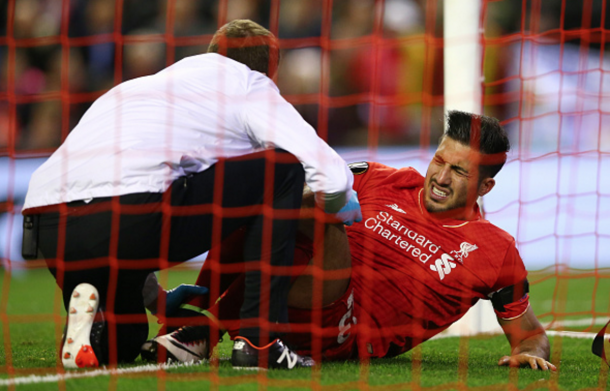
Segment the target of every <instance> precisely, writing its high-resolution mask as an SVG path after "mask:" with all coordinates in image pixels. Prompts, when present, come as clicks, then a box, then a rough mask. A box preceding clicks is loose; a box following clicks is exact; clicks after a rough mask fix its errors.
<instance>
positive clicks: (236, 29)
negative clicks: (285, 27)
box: [208, 19, 280, 77]
mask: <svg viewBox="0 0 610 391" xmlns="http://www.w3.org/2000/svg"><path fill="white" fill-rule="evenodd" d="M208 53H218V54H222V55H223V56H226V57H229V58H231V59H233V60H235V61H238V62H240V63H242V64H245V65H247V66H248V67H249V68H250V69H252V70H253V71H259V72H262V73H264V74H266V75H267V76H269V77H273V75H275V72H276V71H277V67H278V65H279V62H280V52H279V42H278V40H277V38H276V37H275V35H273V33H272V32H271V31H269V30H267V29H266V28H264V27H263V26H261V25H259V24H258V23H255V22H253V21H251V20H248V19H236V20H233V21H231V22H229V23H227V24H225V25H224V26H222V27H221V28H220V29H219V30H218V31H217V32H216V34H214V37H213V38H212V42H210V46H209V47H208Z"/></svg>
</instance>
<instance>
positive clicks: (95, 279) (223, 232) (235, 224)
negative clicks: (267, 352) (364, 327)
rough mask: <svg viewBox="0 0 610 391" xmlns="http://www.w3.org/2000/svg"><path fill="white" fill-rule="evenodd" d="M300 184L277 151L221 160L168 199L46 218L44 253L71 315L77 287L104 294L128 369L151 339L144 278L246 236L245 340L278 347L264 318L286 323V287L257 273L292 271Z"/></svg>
mask: <svg viewBox="0 0 610 391" xmlns="http://www.w3.org/2000/svg"><path fill="white" fill-rule="evenodd" d="M303 183H304V171H303V168H302V166H301V164H300V163H299V162H298V160H297V159H296V158H295V157H294V156H292V155H290V154H288V153H286V152H284V151H281V150H275V151H273V150H269V151H264V152H260V153H255V154H250V155H245V156H242V157H238V158H231V159H224V160H221V161H219V162H218V163H217V164H215V165H214V166H212V167H210V168H209V169H207V170H206V171H203V172H201V173H197V174H194V175H189V176H186V177H181V178H178V179H177V180H175V181H174V182H173V183H172V185H171V187H170V188H169V189H168V190H167V191H166V192H165V193H163V194H161V193H138V194H129V195H123V196H120V197H113V198H99V199H94V200H93V201H91V202H89V203H85V202H82V201H77V202H71V203H68V204H65V205H59V206H57V207H56V208H55V209H56V210H55V211H48V210H47V211H45V212H42V213H40V217H39V236H38V242H39V249H40V252H41V253H42V255H43V256H44V258H45V259H46V260H47V264H48V265H49V269H50V270H51V272H52V273H53V275H54V276H55V277H56V279H57V282H58V284H59V285H60V287H61V288H62V289H63V298H64V305H65V306H66V307H67V306H68V303H69V300H70V295H71V292H72V290H73V289H74V288H75V287H76V286H77V285H78V284H80V283H83V282H86V283H90V284H92V285H94V286H95V287H96V288H97V289H98V291H99V293H100V305H101V307H102V308H103V310H104V311H105V313H106V320H107V322H108V328H107V329H108V335H107V338H108V352H109V362H110V363H114V362H116V361H118V362H129V361H133V360H134V359H135V358H136V357H137V356H138V354H139V349H140V346H141V345H142V343H143V342H145V340H146V338H147V336H148V324H147V320H146V316H145V309H144V305H143V300H142V287H143V284H144V281H145V279H146V276H147V275H148V273H150V272H151V271H155V270H159V269H163V268H166V267H168V266H171V265H173V264H176V263H180V262H184V261H186V260H188V259H191V258H193V257H195V256H197V255H200V254H202V253H204V252H205V251H208V250H209V249H210V248H211V247H212V246H213V245H216V244H219V243H220V241H221V240H222V239H223V238H225V237H227V236H228V235H229V234H230V233H232V232H234V231H235V230H237V229H239V228H241V227H244V226H245V227H246V230H247V234H246V243H245V250H244V260H245V262H246V264H245V267H246V270H247V272H246V290H245V294H244V304H243V306H242V307H241V311H240V319H241V321H242V325H241V328H240V335H242V336H244V337H247V338H249V339H250V340H252V341H253V342H254V343H258V342H259V336H261V338H262V339H263V341H261V342H264V340H267V339H268V338H274V337H275V334H274V333H273V332H271V333H269V334H265V336H264V337H263V336H262V335H261V334H260V333H261V321H264V320H265V319H264V318H267V319H266V320H268V321H269V322H270V324H274V323H276V322H279V323H285V322H286V321H287V319H286V317H287V316H286V313H287V311H286V299H287V295H288V289H289V283H290V278H289V277H288V276H286V275H281V273H273V272H272V273H271V275H270V276H269V275H268V274H265V273H261V270H263V271H264V270H267V271H270V268H269V267H268V266H269V265H271V266H290V265H291V264H292V258H293V252H294V242H295V234H296V229H297V224H298V212H299V209H300V204H301V198H302V191H303ZM258 261H261V262H258ZM267 281H268V286H267ZM265 313H267V314H268V315H267V316H264V315H265ZM259 315H260V317H261V318H259Z"/></svg>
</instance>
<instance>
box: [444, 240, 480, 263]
mask: <svg viewBox="0 0 610 391" xmlns="http://www.w3.org/2000/svg"><path fill="white" fill-rule="evenodd" d="M478 248H479V247H478V246H477V245H476V244H470V243H468V242H462V244H460V249H459V250H453V251H451V255H452V256H453V257H455V259H456V260H457V261H458V262H460V263H462V264H463V263H464V258H468V254H470V253H471V252H473V251H474V250H476V249H478Z"/></svg>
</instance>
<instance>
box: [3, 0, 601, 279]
mask: <svg viewBox="0 0 610 391" xmlns="http://www.w3.org/2000/svg"><path fill="white" fill-rule="evenodd" d="M482 4H483V7H482V13H483V26H484V30H483V34H482V37H481V39H482V44H483V58H484V61H483V65H482V67H483V73H484V81H483V83H482V89H483V91H484V98H483V102H482V106H483V112H484V114H487V115H492V116H495V117H497V118H499V119H500V120H501V121H502V123H503V124H504V125H505V126H506V129H507V131H508V132H509V136H510V139H511V142H512V144H513V148H514V149H513V152H512V153H511V155H510V156H509V162H508V164H507V166H506V168H505V170H504V171H503V172H502V173H501V174H500V176H499V177H498V182H499V183H500V184H501V186H499V190H495V191H494V192H492V193H495V195H494V194H491V195H490V197H489V198H486V200H485V208H486V211H487V216H488V218H489V219H490V220H491V221H492V222H494V223H496V224H498V225H500V226H501V227H502V228H504V229H506V230H507V231H509V232H510V233H511V234H512V235H513V236H515V237H516V238H517V240H518V243H519V245H520V251H521V252H522V255H523V258H524V260H525V261H526V264H527V265H528V268H541V267H546V266H549V265H567V266H569V267H578V268H598V267H601V266H606V267H608V266H610V179H608V178H610V161H609V160H610V159H609V158H608V155H609V153H610V129H609V128H610V118H609V116H608V115H609V113H610V89H609V88H608V87H610V84H609V83H610V81H609V80H608V79H609V77H608V74H607V73H608V71H609V70H610V59H609V58H608V55H607V53H606V48H607V43H606V41H607V34H608V30H607V29H608V27H609V26H610V15H609V14H608V12H609V11H608V10H609V9H610V7H608V5H607V4H606V0H569V1H567V0H499V1H489V0H488V1H482ZM444 17H446V16H445V15H443V1H442V0H428V1H426V0H335V1H330V0H0V257H1V258H2V263H3V264H4V265H5V266H7V265H9V263H10V262H19V261H21V258H20V255H19V243H20V242H19V240H20V238H19V237H20V235H21V230H20V225H21V219H20V207H21V206H20V205H21V203H22V202H23V197H24V195H25V191H26V190H27V182H28V180H29V175H30V174H31V172H32V171H33V170H34V169H35V168H36V167H37V166H38V165H39V164H40V162H41V161H42V160H41V159H44V157H46V156H49V155H50V154H51V153H52V152H53V151H54V149H55V148H57V146H59V145H60V143H61V142H62V140H63V139H64V138H65V137H66V136H67V135H68V133H69V132H70V130H71V129H72V128H73V127H74V125H75V124H76V123H77V122H78V120H79V118H80V117H81V116H82V114H83V113H84V111H85V110H86V109H87V108H88V107H89V105H91V103H92V102H93V101H94V100H95V99H96V98H97V97H98V96H100V95H101V94H103V93H104V92H105V91H107V90H108V89H109V88H111V87H112V86H114V85H116V84H118V83H120V82H122V81H124V80H128V79H132V78H135V77H140V76H144V75H148V74H152V73H155V72H157V71H159V70H161V69H162V68H164V67H165V66H167V65H169V64H172V63H174V62H176V61H178V60H180V59H182V58H184V57H186V56H190V55H194V54H198V53H202V52H205V51H206V48H207V45H208V43H209V41H210V39H211V36H212V34H213V33H214V31H215V30H216V29H217V28H218V27H219V26H221V25H222V24H224V22H225V21H228V20H232V19H236V18H247V19H252V20H254V21H256V22H258V23H260V24H262V25H263V26H265V27H267V28H269V29H270V30H272V31H273V32H274V33H276V34H277V35H278V36H279V38H280V40H281V47H282V64H281V67H280V71H279V74H278V76H277V80H276V81H277V84H278V86H279V88H280V90H281V92H282V94H283V95H284V96H285V97H286V98H287V99H288V100H289V101H290V102H291V103H293V104H294V105H295V106H296V108H297V109H298V110H299V112H300V113H301V114H302V115H303V117H304V118H305V119H306V120H307V121H308V122H309V123H310V124H311V125H313V126H314V128H316V129H317V130H318V132H319V134H320V135H321V136H322V137H323V138H325V139H326V140H327V141H328V142H329V143H330V145H331V146H333V147H335V148H337V149H338V150H339V151H340V153H342V154H343V155H344V157H345V158H346V160H348V161H354V160H365V159H370V160H378V161H382V162H385V163H387V164H390V165H395V166H404V165H413V166H415V167H416V168H418V169H419V170H420V172H425V169H426V166H427V162H428V160H429V152H430V150H431V148H434V146H435V145H436V143H437V140H438V138H439V136H440V135H441V134H442V132H443V112H444V107H443V18H444ZM447 66H451V65H450V64H447Z"/></svg>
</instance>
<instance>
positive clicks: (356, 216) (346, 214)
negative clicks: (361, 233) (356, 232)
mask: <svg viewBox="0 0 610 391" xmlns="http://www.w3.org/2000/svg"><path fill="white" fill-rule="evenodd" d="M335 216H336V217H337V219H339V220H341V221H343V224H345V225H352V224H353V223H354V222H356V223H358V222H360V221H362V211H360V202H359V201H358V193H356V192H355V191H352V196H351V197H350V199H349V201H347V204H345V206H344V207H343V208H341V210H339V211H338V212H337V213H336V214H335Z"/></svg>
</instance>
